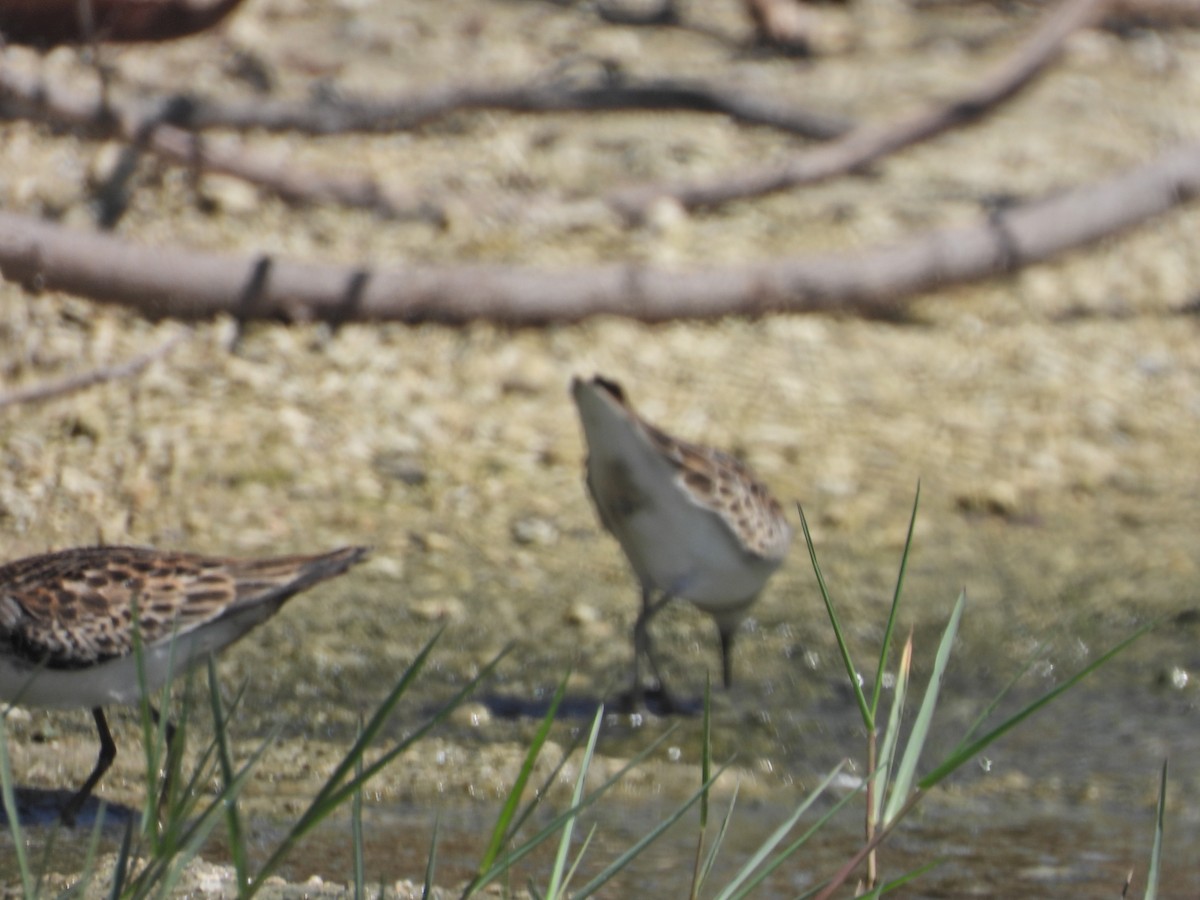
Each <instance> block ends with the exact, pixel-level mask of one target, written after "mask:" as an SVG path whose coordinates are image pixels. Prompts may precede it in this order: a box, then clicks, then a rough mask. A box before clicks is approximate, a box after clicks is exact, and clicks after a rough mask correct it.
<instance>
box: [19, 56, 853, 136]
mask: <svg viewBox="0 0 1200 900" xmlns="http://www.w3.org/2000/svg"><path fill="white" fill-rule="evenodd" d="M598 68H600V69H601V71H599V74H598V75H596V76H594V77H590V78H581V77H578V76H575V77H572V78H567V77H564V76H562V75H556V74H554V73H551V74H549V75H547V76H544V77H542V78H537V79H534V80H532V81H529V82H525V83H520V84H496V83H494V82H490V83H486V84H447V85H440V86H437V87H433V88H429V89H426V90H418V91H411V92H408V93H400V94H397V95H395V96H391V97H380V98H366V97H357V98H356V97H353V96H340V95H332V96H322V97H321V98H320V99H318V100H315V101H311V102H302V101H294V100H267V99H263V98H256V99H255V100H253V101H244V102H239V101H237V100H220V101H218V100H213V99H211V98H203V97H198V96H187V97H177V98H158V99H152V100H145V99H142V100H129V99H125V100H116V99H114V100H113V105H114V107H115V110H116V112H117V114H118V116H119V117H120V118H121V119H122V120H123V121H125V122H130V121H146V120H148V119H150V118H153V117H154V116H156V115H158V114H159V111H160V110H161V109H163V108H165V107H166V106H168V105H174V104H181V106H180V108H181V109H185V110H186V113H185V114H184V115H182V116H181V117H180V118H179V119H177V120H176V122H175V124H177V125H179V126H180V127H185V128H188V129H191V130H196V131H203V130H208V129H213V128H222V129H235V130H250V129H254V130H262V131H272V132H279V131H290V132H296V133H300V134H321V135H324V134H351V133H375V134H387V133H391V132H395V131H404V130H407V129H412V128H417V127H419V126H421V125H426V124H428V123H430V122H433V121H436V120H437V119H442V118H445V117H446V116H449V115H453V114H455V113H460V112H472V111H479V110H493V109H498V110H507V111H509V112H517V113H559V112H601V111H610V112H611V111H627V110H642V111H647V110H678V111H694V112H708V113H718V114H721V115H726V116H729V117H730V118H731V119H735V120H737V121H739V122H745V123H746V124H749V125H762V126H766V127H769V128H776V129H779V130H780V131H786V132H789V133H791V134H797V135H800V136H802V137H809V138H813V139H816V140H829V139H831V138H835V137H839V136H841V135H843V134H845V133H846V132H847V131H849V130H850V129H851V128H852V127H853V125H854V123H853V122H852V121H851V120H850V119H849V118H847V117H845V116H838V115H834V114H832V113H823V112H817V111H815V110H809V109H804V108H802V107H797V106H795V105H793V104H783V103H779V102H777V101H775V100H774V99H773V98H770V97H765V96H760V95H756V94H753V93H750V92H748V91H744V90H738V89H735V88H730V87H728V86H725V85H721V84H710V83H707V82H704V81H699V80H696V79H685V78H654V79H648V80H645V81H626V80H625V79H624V77H623V76H622V75H621V73H620V72H618V71H615V70H613V69H612V68H610V67H606V66H601V67H598ZM103 112H104V111H103V110H102V109H101V108H100V107H99V104H98V103H97V102H96V101H95V100H94V99H91V98H87V97H83V96H80V95H79V94H77V93H74V92H72V91H69V90H67V89H65V88H62V87H60V86H56V85H54V84H46V83H43V82H41V81H38V80H36V79H34V78H32V77H30V76H27V75H22V74H20V73H17V72H14V71H11V70H7V71H6V70H0V114H3V115H4V116H7V117H9V118H17V117H20V118H25V119H35V120H39V121H43V120H44V121H52V122H56V123H59V124H69V125H72V126H75V127H87V128H91V129H98V130H99V131H100V132H101V135H102V136H106V135H105V131H104V129H105V128H106V123H105V121H104V117H103V115H102V114H103Z"/></svg>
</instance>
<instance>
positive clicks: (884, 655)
mask: <svg viewBox="0 0 1200 900" xmlns="http://www.w3.org/2000/svg"><path fill="white" fill-rule="evenodd" d="M920 505H921V482H920V481H918V482H917V492H916V496H914V497H913V506H912V514H911V515H910V516H909V517H908V534H906V535H905V537H904V552H903V553H902V554H901V556H900V571H899V573H898V574H897V575H896V590H895V591H894V592H893V593H892V608H891V609H890V610H889V611H888V620H887V626H886V627H885V628H884V629H883V642H882V643H881V644H880V647H879V665H878V666H876V667H875V686H874V688H872V690H871V716H872V718H874V717H875V716H876V715H878V713H879V697H880V692H881V691H882V690H883V673H884V672H886V671H887V663H888V653H889V652H890V650H891V646H892V632H893V631H894V630H895V628H896V613H897V611H898V610H899V609H900V595H901V592H902V590H903V588H904V575H905V573H906V572H907V571H908V556H909V552H910V551H911V550H912V542H913V531H914V530H915V529H916V526H917V508H918V507H919V506H920Z"/></svg>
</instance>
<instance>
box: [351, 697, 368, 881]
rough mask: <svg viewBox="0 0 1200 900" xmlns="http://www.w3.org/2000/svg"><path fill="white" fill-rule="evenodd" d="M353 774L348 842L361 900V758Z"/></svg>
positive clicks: (359, 723) (364, 877)
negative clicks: (350, 847) (355, 783)
mask: <svg viewBox="0 0 1200 900" xmlns="http://www.w3.org/2000/svg"><path fill="white" fill-rule="evenodd" d="M362 727H363V722H362V716H359V718H358V733H359V734H362ZM354 774H355V776H357V777H356V778H355V780H356V781H358V783H359V784H358V787H357V788H356V789H355V791H354V794H353V797H352V799H351V801H350V841H351V844H352V846H353V850H354V900H363V898H364V897H365V896H366V894H365V891H366V884H367V875H366V865H365V862H364V860H363V820H362V819H363V795H362V757H361V756H360V757H359V758H358V759H356V760H355V761H354Z"/></svg>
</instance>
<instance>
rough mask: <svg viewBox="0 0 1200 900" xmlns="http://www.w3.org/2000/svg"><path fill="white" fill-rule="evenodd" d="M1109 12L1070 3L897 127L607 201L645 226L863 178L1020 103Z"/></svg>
mask: <svg viewBox="0 0 1200 900" xmlns="http://www.w3.org/2000/svg"><path fill="white" fill-rule="evenodd" d="M1106 7H1107V3H1106V0H1065V2H1063V3H1062V4H1061V5H1059V6H1058V7H1056V8H1055V9H1054V10H1052V11H1051V12H1050V13H1049V14H1047V16H1046V17H1045V19H1044V21H1043V23H1042V25H1041V27H1039V28H1038V29H1036V30H1035V31H1034V33H1033V34H1032V35H1031V36H1030V37H1029V38H1028V39H1027V40H1026V41H1025V42H1023V43H1022V44H1021V45H1020V46H1019V47H1018V48H1017V50H1016V51H1015V52H1014V53H1013V54H1012V55H1011V56H1009V57H1008V58H1007V59H1005V60H1004V61H1003V62H1002V63H1001V64H1000V66H999V67H998V68H996V69H995V70H994V71H993V72H991V73H990V74H989V75H987V76H986V77H985V78H983V79H982V80H981V81H980V82H978V83H977V84H975V85H973V86H972V87H970V88H968V89H967V90H965V91H963V92H962V93H961V94H959V95H958V96H956V97H953V98H951V99H950V100H948V101H946V102H943V103H937V104H934V105H932V106H929V107H927V108H925V109H922V110H918V111H917V112H916V113H910V114H907V115H902V116H900V117H898V118H897V119H895V120H893V121H890V122H884V123H882V124H878V125H863V126H861V127H859V128H856V129H855V130H853V131H851V132H850V133H848V134H846V135H845V136H844V137H842V138H840V139H838V140H836V141H833V142H831V143H828V144H823V145H821V146H819V147H816V148H813V149H811V150H807V151H802V152H800V153H799V154H797V155H795V156H792V157H790V158H789V159H787V160H784V161H783V162H782V163H775V164H773V165H767V166H763V167H759V168H755V169H751V170H750V171H748V172H747V171H743V172H741V173H739V174H737V175H725V176H722V177H718V178H714V179H709V180H706V181H696V182H681V183H676V184H641V185H633V186H627V187H623V188H618V189H616V190H614V191H611V192H610V193H609V194H608V196H607V197H606V198H605V199H606V200H607V201H608V203H609V205H610V206H611V207H612V208H613V209H615V210H616V211H617V212H618V213H620V214H621V215H622V216H624V217H625V218H626V219H627V220H629V221H633V222H637V221H641V220H642V219H644V218H645V217H646V215H647V213H648V211H649V210H650V208H651V207H652V206H653V205H654V204H655V203H656V202H657V201H658V200H659V199H660V198H664V197H669V198H672V199H674V200H676V201H677V202H678V203H680V204H681V205H682V206H684V207H685V208H687V209H697V208H701V207H713V206H719V205H721V204H724V203H729V202H732V201H735V200H745V199H748V198H751V197H761V196H765V195H767V194H771V193H775V192H778V191H783V190H788V189H791V188H795V187H799V186H800V185H804V184H812V183H814V182H817V181H822V180H825V179H827V178H832V177H834V176H837V175H845V174H847V173H849V172H854V171H858V170H861V169H863V168H864V167H866V166H867V165H869V164H871V163H874V162H877V161H879V160H880V159H883V158H884V157H886V156H888V155H890V154H892V153H895V152H896V151H898V150H901V149H903V148H904V147H908V146H910V145H912V144H916V143H919V142H920V141H924V140H928V139H929V138H931V137H934V136H935V135H937V134H940V133H941V132H944V131H947V130H949V129H951V128H955V127H960V126H963V125H966V124H969V123H971V122H975V121H978V120H979V119H980V118H982V117H983V114H984V113H985V112H987V111H988V110H989V109H991V108H993V107H995V106H996V105H998V104H1000V103H1002V102H1003V101H1005V100H1008V99H1011V98H1012V97H1014V96H1016V94H1017V93H1019V92H1020V90H1021V89H1022V88H1024V87H1026V86H1027V85H1029V84H1030V83H1031V82H1032V81H1033V79H1034V77H1035V76H1036V75H1037V74H1038V73H1039V72H1041V71H1042V70H1043V69H1045V68H1046V66H1047V65H1049V64H1050V62H1051V61H1053V60H1054V59H1055V58H1056V57H1057V56H1058V54H1059V51H1060V50H1061V49H1062V45H1063V42H1064V41H1065V40H1066V39H1067V37H1069V36H1070V35H1071V34H1073V33H1074V32H1075V31H1076V30H1078V29H1080V28H1083V27H1085V26H1086V25H1088V24H1090V23H1092V22H1094V21H1096V20H1097V19H1098V18H1099V17H1100V16H1101V15H1102V14H1103V12H1104V10H1105V9H1106Z"/></svg>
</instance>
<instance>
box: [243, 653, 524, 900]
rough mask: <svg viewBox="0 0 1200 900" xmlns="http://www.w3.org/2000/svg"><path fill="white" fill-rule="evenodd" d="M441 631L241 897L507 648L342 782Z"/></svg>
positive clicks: (454, 703)
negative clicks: (417, 723) (444, 701)
mask: <svg viewBox="0 0 1200 900" xmlns="http://www.w3.org/2000/svg"><path fill="white" fill-rule="evenodd" d="M441 633H442V632H441V631H439V632H438V633H437V634H435V635H434V636H433V637H432V638H431V639H430V640H429V642H428V643H427V644H426V645H425V646H424V648H422V650H421V651H420V652H419V653H418V654H417V656H416V658H415V659H414V660H413V661H412V663H411V664H410V665H409V667H408V669H407V670H405V672H404V674H403V675H402V676H401V677H400V681H399V682H397V684H396V686H395V687H393V688H392V690H391V692H390V693H389V694H388V696H387V697H385V698H384V700H383V702H382V703H380V705H379V707H378V708H377V709H376V711H375V713H374V714H373V715H372V716H371V718H370V719H369V720H368V722H367V725H366V727H365V728H363V731H362V735H361V736H360V737H359V739H358V740H357V741H355V743H354V745H353V746H352V747H351V748H350V749H349V750H348V751H347V752H346V754H345V756H344V757H343V759H342V761H341V762H340V763H339V764H338V766H337V768H335V769H334V771H333V774H331V775H330V776H329V778H328V779H326V781H325V784H324V785H322V787H321V790H320V791H318V792H317V796H316V797H314V798H313V799H312V800H311V801H310V802H309V805H308V807H307V809H305V811H304V813H303V814H302V815H301V816H300V818H299V820H297V821H296V822H295V823H294V824H293V825H292V827H291V829H290V830H289V831H288V833H287V835H285V837H284V838H283V840H282V841H280V843H279V845H278V846H277V847H276V848H275V850H274V852H272V854H271V856H270V857H269V858H268V859H267V861H266V862H265V863H263V865H262V867H261V868H260V869H259V871H258V874H257V875H255V876H254V880H253V881H252V882H251V883H250V885H249V886H248V887H247V889H246V891H245V894H244V898H245V897H250V896H253V895H254V894H255V893H257V892H258V891H259V890H260V889H261V888H262V885H263V883H264V882H265V881H266V879H267V878H269V877H270V876H271V875H272V874H273V873H274V871H275V869H276V868H278V867H279V865H280V863H282V862H283V860H284V859H285V858H286V857H287V855H288V854H289V853H290V852H291V850H292V848H293V847H294V846H295V844H296V842H297V841H299V839H300V838H301V837H303V836H304V835H305V834H307V833H308V832H309V831H311V830H312V829H313V828H315V827H316V826H317V825H318V824H319V823H320V822H321V821H322V820H323V819H324V818H325V817H326V816H328V815H329V814H330V813H331V812H333V810H335V809H337V808H338V807H339V806H340V805H341V804H342V803H345V802H346V800H347V799H348V798H349V797H350V796H351V795H352V794H353V793H354V791H355V790H356V789H357V788H358V787H359V786H361V785H364V784H366V783H367V782H368V781H370V780H371V779H372V778H373V777H374V776H375V775H377V774H378V773H379V772H380V771H382V770H383V769H384V768H385V767H387V766H388V765H389V764H390V763H391V762H392V761H393V760H394V759H395V758H396V757H397V756H399V755H400V754H402V753H404V752H405V751H406V750H408V748H409V747H411V746H412V745H413V744H415V743H417V742H419V741H420V740H421V739H423V738H424V737H425V735H427V734H428V733H429V732H430V731H431V730H432V729H433V728H435V727H436V726H437V725H438V724H440V723H441V722H442V721H443V720H444V719H445V718H446V717H447V716H448V715H450V713H451V712H453V711H454V710H455V709H456V708H457V707H458V706H459V705H460V704H461V703H462V702H463V700H465V699H466V698H467V696H469V695H470V694H471V692H472V691H474V690H475V688H476V687H478V686H479V684H480V683H481V682H482V681H484V680H485V679H487V678H489V677H490V676H491V674H492V672H493V671H494V670H495V668H496V666H498V665H499V664H500V661H501V660H502V659H503V658H504V657H505V656H507V655H508V652H509V651H508V650H507V649H505V650H503V651H501V652H500V653H499V654H497V655H496V657H495V658H493V659H492V660H491V662H489V663H488V664H487V665H485V666H484V667H483V668H482V669H481V670H480V671H479V672H478V674H476V676H475V677H474V678H472V679H471V680H470V681H468V682H467V684H466V685H464V686H463V687H462V688H461V689H460V690H459V691H458V692H457V693H456V694H455V695H454V696H453V697H452V698H451V699H450V700H449V702H447V703H446V704H445V705H444V706H443V707H442V708H441V709H440V710H438V711H437V712H436V713H434V714H433V715H432V716H431V717H430V718H429V719H427V720H426V721H425V723H424V724H423V725H422V726H421V727H420V728H418V729H416V730H415V731H414V732H412V733H411V734H409V735H408V736H407V737H405V738H404V739H402V740H400V741H399V742H397V744H396V745H395V746H394V747H392V748H391V749H390V750H388V751H387V752H386V753H384V754H383V755H382V756H380V757H379V758H378V759H377V760H375V762H373V763H372V764H371V765H369V766H365V767H364V768H363V770H362V774H361V775H355V776H354V777H353V778H351V780H350V781H349V783H347V784H342V783H341V782H342V781H343V779H344V778H345V777H346V775H347V774H348V773H349V772H350V771H351V770H352V769H353V768H354V766H355V760H357V759H360V758H361V757H362V755H363V754H364V753H365V752H366V750H367V748H368V746H369V745H370V743H371V741H373V740H374V739H375V736H376V735H377V734H378V732H379V731H380V730H381V729H382V728H383V726H384V724H385V723H386V722H387V720H388V718H389V717H390V716H391V713H392V710H393V709H395V707H396V704H397V703H399V702H400V698H401V697H403V696H404V694H405V693H406V692H407V691H408V688H409V687H410V686H411V684H412V682H413V680H414V679H415V678H416V677H417V674H418V673H419V672H420V671H421V669H422V668H423V667H424V665H425V662H426V660H427V659H428V658H429V654H430V652H431V651H432V650H433V646H434V644H435V643H436V642H437V640H438V638H439V637H440V636H441Z"/></svg>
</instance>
